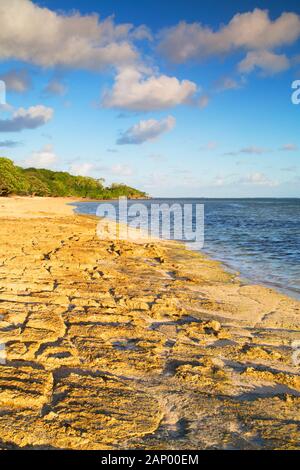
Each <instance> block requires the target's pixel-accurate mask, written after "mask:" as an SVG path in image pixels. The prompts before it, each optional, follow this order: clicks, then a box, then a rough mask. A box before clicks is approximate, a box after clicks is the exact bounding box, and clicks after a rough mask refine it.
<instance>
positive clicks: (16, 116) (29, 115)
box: [0, 105, 54, 132]
mask: <svg viewBox="0 0 300 470" xmlns="http://www.w3.org/2000/svg"><path fill="white" fill-rule="evenodd" d="M53 113H54V111H53V109H52V108H47V107H46V106H43V105H38V106H32V107H30V108H28V109H24V108H19V109H17V110H16V111H14V113H13V115H12V117H11V118H9V119H0V132H20V131H22V130H24V129H36V128H37V127H40V126H43V125H44V124H46V123H47V122H48V121H50V120H51V119H52V117H53Z"/></svg>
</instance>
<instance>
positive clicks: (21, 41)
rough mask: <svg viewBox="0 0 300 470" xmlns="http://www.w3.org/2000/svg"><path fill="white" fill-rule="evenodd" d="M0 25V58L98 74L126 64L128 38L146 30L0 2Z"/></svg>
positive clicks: (132, 54) (16, 0) (17, 1)
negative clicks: (104, 69)
mask: <svg viewBox="0 0 300 470" xmlns="http://www.w3.org/2000/svg"><path fill="white" fill-rule="evenodd" d="M0 24H1V29H0V59H2V60H9V59H16V60H22V61H25V62H30V63H34V64H37V65H40V66H43V67H55V66H65V67H72V68H87V69H95V70H99V69H101V68H103V67H107V66H111V65H122V64H128V63H131V62H132V61H134V60H135V59H136V58H137V52H136V50H135V48H134V46H133V45H132V42H131V37H132V38H134V34H136V35H137V36H139V37H140V38H141V37H145V36H146V29H144V30H142V29H138V30H134V28H133V26H132V25H131V24H120V25H116V24H115V23H114V20H113V18H111V17H110V18H107V19H105V20H103V21H100V19H99V16H98V15H96V14H91V15H81V14H80V13H78V12H72V13H70V14H62V13H57V12H54V11H51V10H49V9H48V8H43V7H40V6H38V5H37V4H35V3H33V2H32V1H30V0H1V3H0ZM148 34H149V33H148Z"/></svg>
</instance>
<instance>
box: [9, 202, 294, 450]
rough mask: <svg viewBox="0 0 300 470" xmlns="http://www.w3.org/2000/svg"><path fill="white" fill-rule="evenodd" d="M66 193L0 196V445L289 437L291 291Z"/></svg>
mask: <svg viewBox="0 0 300 470" xmlns="http://www.w3.org/2000/svg"><path fill="white" fill-rule="evenodd" d="M41 200H42V201H41ZM76 200H77V201H78V199H76ZM68 202H69V199H65V198H63V199H62V198H59V199H56V198H21V199H20V198H2V199H0V220H1V224H0V242H1V243H0V251H1V260H2V263H1V265H0V279H1V291H0V316H1V318H0V342H2V343H3V344H5V355H6V357H5V363H4V364H3V363H2V364H1V365H0V410H1V416H0V441H1V448H4V449H7V448H47V449H49V448H57V449H116V448H118V449H122V448H124V449H125V448H129V449H136V448H140V449H149V450H150V449H182V450H186V449H197V450H199V449H212V448H218V449H299V442H300V434H299V429H298V427H297V423H296V421H295V416H297V413H299V412H300V374H299V366H298V365H297V364H295V363H294V362H293V357H295V356H294V354H295V352H296V350H295V349H294V348H293V343H294V342H295V341H298V340H300V303H299V302H298V301H296V300H293V299H292V298H290V297H288V296H286V295H283V294H280V293H278V292H277V291H274V290H272V289H269V288H266V287H263V286H261V285H243V284H242V282H241V280H240V279H239V278H237V277H236V276H235V275H233V274H230V273H228V272H226V271H225V270H224V269H223V265H222V262H219V261H214V260H212V259H210V258H209V257H208V256H207V255H206V254H202V253H197V252H193V251H188V250H187V249H186V248H185V247H184V246H180V245H179V244H176V243H174V242H172V241H170V242H168V241H157V242H146V243H145V241H143V240H137V241H136V242H132V241H111V240H109V239H106V240H100V239H99V238H98V237H97V236H96V222H97V221H96V220H95V218H93V217H91V216H87V217H86V216H82V215H78V214H74V213H73V209H71V206H70V205H69V204H68ZM16 221H18V223H17V224H16ZM83 221H84V222H83Z"/></svg>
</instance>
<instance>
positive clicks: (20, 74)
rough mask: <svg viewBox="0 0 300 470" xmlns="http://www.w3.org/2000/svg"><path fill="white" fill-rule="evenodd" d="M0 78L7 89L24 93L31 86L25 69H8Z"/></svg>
mask: <svg viewBox="0 0 300 470" xmlns="http://www.w3.org/2000/svg"><path fill="white" fill-rule="evenodd" d="M0 34H1V33H0ZM0 50H1V46H0ZM0 79H1V80H3V81H4V82H5V86H6V89H7V90H8V91H15V92H17V93H24V92H25V91H28V90H29V88H30V87H31V78H30V76H29V74H28V72H27V71H26V70H10V71H9V72H6V73H4V74H2V75H0Z"/></svg>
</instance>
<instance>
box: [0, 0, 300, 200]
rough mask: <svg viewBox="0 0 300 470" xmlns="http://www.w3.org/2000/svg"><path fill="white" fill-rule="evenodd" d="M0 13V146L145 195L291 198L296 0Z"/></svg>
mask: <svg viewBox="0 0 300 470" xmlns="http://www.w3.org/2000/svg"><path fill="white" fill-rule="evenodd" d="M297 4H298V5H297ZM97 15H98V16H97ZM16 18H18V21H16ZM0 21H1V32H0V44H1V47H0V80H3V81H4V82H5V83H6V87H7V105H6V106H1V109H0V113H1V115H0V154H1V155H3V156H8V157H10V158H12V159H13V160H14V161H16V162H17V163H18V164H20V165H22V166H37V167H46V168H51V169H63V170H67V171H71V172H72V173H74V174H84V175H90V176H94V177H104V178H105V179H106V182H107V184H110V183H111V182H121V181H122V182H126V183H127V184H130V185H133V186H136V187H139V188H140V189H144V190H145V191H147V192H148V193H150V194H152V195H153V196H178V197H184V196H185V197H198V196H199V197H201V196H205V197H257V196H259V197H299V183H300V172H299V168H300V165H299V157H300V138H299V129H300V106H296V105H294V104H292V101H291V95H292V88H291V86H292V82H293V81H295V80H297V79H299V80H300V51H299V45H300V5H299V2H296V1H285V2H283V1H282V2H279V1H250V0H244V1H226V2H220V1H217V0H210V1H209V2H205V1H203V2H199V1H198V0H177V1H174V2H172V8H171V7H170V3H169V2H167V1H164V2H162V1H156V0H152V1H150V0H143V2H138V1H134V0H126V1H124V0H111V1H109V2H107V1H104V0H103V1H101V0H98V1H96V0H93V1H82V0H70V1H61V0H60V1H56V0H43V1H38V2H32V1H31V0H1V5H0ZM41 25H42V27H41Z"/></svg>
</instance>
